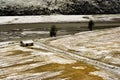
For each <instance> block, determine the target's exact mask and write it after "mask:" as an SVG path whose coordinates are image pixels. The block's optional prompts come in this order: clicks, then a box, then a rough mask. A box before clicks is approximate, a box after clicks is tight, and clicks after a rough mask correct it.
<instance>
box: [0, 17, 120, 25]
mask: <svg viewBox="0 0 120 80" xmlns="http://www.w3.org/2000/svg"><path fill="white" fill-rule="evenodd" d="M102 16H103V17H102V18H101V17H99V15H95V16H93V15H50V16H43V15H42V16H1V17H0V24H16V23H49V22H53V23H54V22H58V23H59V22H86V21H89V19H92V20H94V21H112V19H114V18H120V17H119V15H116V16H114V15H102ZM85 17H88V18H85Z"/></svg>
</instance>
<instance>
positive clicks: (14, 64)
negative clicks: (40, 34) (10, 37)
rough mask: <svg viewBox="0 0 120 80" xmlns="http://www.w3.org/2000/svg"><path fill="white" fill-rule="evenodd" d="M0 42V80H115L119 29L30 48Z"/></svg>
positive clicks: (118, 71)
mask: <svg viewBox="0 0 120 80" xmlns="http://www.w3.org/2000/svg"><path fill="white" fill-rule="evenodd" d="M19 45H20V44H19V42H17V41H10V42H0V79H1V80H16V79H17V80H40V79H41V80H93V79H95V80H119V79H120V77H119V75H120V63H119V62H120V57H119V56H120V50H119V49H120V27H117V28H111V29H101V30H95V31H86V32H80V33H76V34H74V35H66V36H59V37H55V38H44V39H34V46H31V47H21V46H19Z"/></svg>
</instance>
